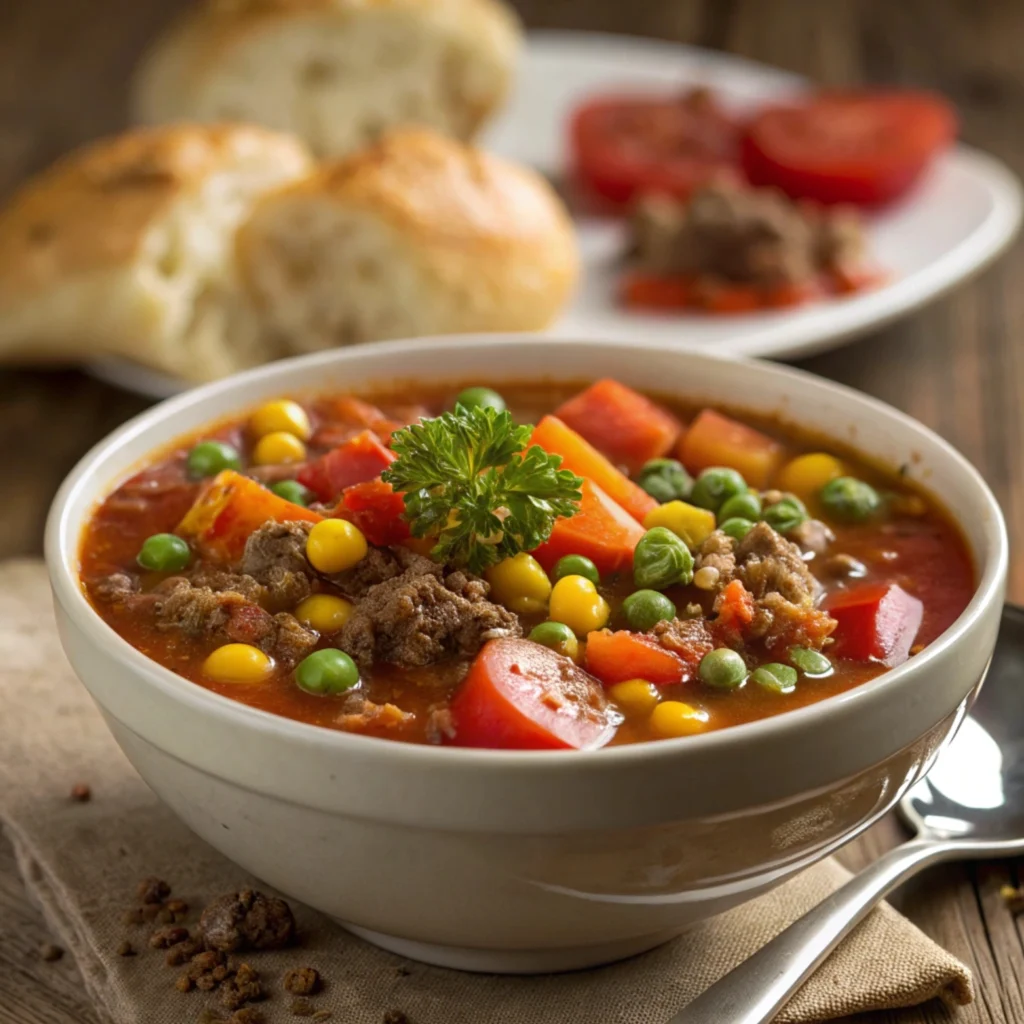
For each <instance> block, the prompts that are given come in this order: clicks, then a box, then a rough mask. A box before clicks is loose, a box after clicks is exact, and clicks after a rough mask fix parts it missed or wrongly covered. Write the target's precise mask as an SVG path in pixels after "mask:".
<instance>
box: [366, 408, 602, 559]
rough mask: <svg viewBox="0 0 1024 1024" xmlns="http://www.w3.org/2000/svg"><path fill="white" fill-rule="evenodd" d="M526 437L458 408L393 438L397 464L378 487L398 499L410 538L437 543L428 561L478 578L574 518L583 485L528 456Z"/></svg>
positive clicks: (499, 419)
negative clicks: (465, 570) (390, 489)
mask: <svg viewBox="0 0 1024 1024" xmlns="http://www.w3.org/2000/svg"><path fill="white" fill-rule="evenodd" d="M530 433H531V428H530V427H528V426H516V424H515V423H514V422H513V420H512V417H511V415H510V414H509V413H508V412H506V411H504V410H503V411H501V412H498V411H497V410H495V409H490V408H481V407H474V408H471V409H467V408H465V407H463V406H461V405H459V406H456V407H455V410H454V412H446V413H442V415H440V416H438V417H436V418H434V419H429V420H423V421H422V422H420V423H414V424H413V425H412V426H409V427H405V428H404V429H402V430H399V431H396V432H395V433H394V434H392V436H391V448H392V450H393V451H394V452H395V454H396V455H397V456H398V458H397V459H396V460H395V461H394V462H393V463H391V465H390V466H389V467H388V468H387V469H386V470H385V471H384V474H383V479H384V480H385V481H386V482H387V483H389V484H391V486H392V487H393V488H394V489H395V490H396V491H402V492H404V494H405V499H404V500H405V518H406V519H407V520H408V521H409V524H410V528H411V530H412V533H413V536H415V537H436V538H437V544H436V545H435V547H434V549H433V551H432V552H431V554H432V555H433V557H434V558H435V559H437V560H438V561H442V562H453V563H455V564H457V565H464V566H465V567H466V568H468V569H469V570H470V571H471V572H476V573H479V572H483V571H484V569H486V568H487V567H488V566H490V565H494V564H495V563H496V562H500V561H501V560H502V559H503V558H508V557H510V556H511V555H516V554H518V553H519V552H520V551H532V550H533V549H534V548H535V547H537V546H538V545H539V544H543V543H544V541H546V540H547V539H548V537H550V536H551V528H552V527H553V526H554V524H555V520H556V519H564V518H569V517H570V516H574V515H575V514H576V513H577V512H578V511H579V502H580V500H581V498H582V493H581V491H580V487H581V486H582V483H583V481H582V480H581V479H580V477H578V476H576V474H575V473H570V472H569V471H568V470H565V469H560V468H559V467H560V466H561V464H562V458H561V456H559V455H550V454H548V452H546V451H544V449H543V448H540V447H538V446H537V445H533V446H532V447H529V448H527V445H528V444H529V441H530Z"/></svg>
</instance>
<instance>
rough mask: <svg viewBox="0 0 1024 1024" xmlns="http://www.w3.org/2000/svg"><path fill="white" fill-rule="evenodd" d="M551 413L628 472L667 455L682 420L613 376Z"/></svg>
mask: <svg viewBox="0 0 1024 1024" xmlns="http://www.w3.org/2000/svg"><path fill="white" fill-rule="evenodd" d="M555 415H556V416H557V417H558V418H559V419H560V420H561V421H562V422H563V423H565V424H566V425H567V426H569V427H571V428H572V429H573V430H575V431H576V433H577V434H579V435H580V436H581V437H583V438H584V439H585V440H587V441H589V442H590V443H591V444H592V445H593V446H594V447H595V448H596V449H597V450H598V451H599V452H601V453H602V454H603V455H606V456H607V457H608V458H609V459H611V461H612V462H614V463H615V464H616V465H621V466H625V467H626V468H627V469H628V470H629V471H630V472H631V473H635V472H636V471H637V470H639V469H640V468H641V467H642V466H643V464H644V463H645V462H648V461H649V460H650V459H660V458H662V456H664V455H667V454H668V453H669V452H670V451H671V450H672V446H673V445H674V444H675V443H676V441H677V440H678V438H679V434H680V432H681V430H682V424H681V423H680V422H679V420H677V419H676V418H675V416H673V415H672V414H671V413H670V412H668V411H667V410H665V409H662V408H661V406H659V405H656V404H655V403H654V402H652V401H651V400H650V399H649V398H647V397H646V396H644V395H641V394H640V393H639V392H637V391H634V390H633V389H632V388H627V387H626V385H625V384H620V383H619V382H618V381H616V380H608V379H606V380H599V381H598V382H597V383H596V384H592V385H591V386H590V387H589V388H587V389H586V390H585V391H581V392H580V393H579V394H578V395H576V396H575V397H573V398H570V399H569V401H568V402H565V403H563V404H562V405H560V406H559V407H558V408H557V409H556V410H555Z"/></svg>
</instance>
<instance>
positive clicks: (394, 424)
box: [311, 395, 429, 448]
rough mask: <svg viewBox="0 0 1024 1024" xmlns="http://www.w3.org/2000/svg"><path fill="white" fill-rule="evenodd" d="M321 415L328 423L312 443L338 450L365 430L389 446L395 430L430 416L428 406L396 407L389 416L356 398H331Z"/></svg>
mask: <svg viewBox="0 0 1024 1024" xmlns="http://www.w3.org/2000/svg"><path fill="white" fill-rule="evenodd" d="M318 412H319V413H320V415H321V416H323V417H324V419H325V420H326V422H325V423H323V424H322V425H321V426H320V427H319V428H318V429H317V431H316V433H315V434H314V435H313V437H312V441H311V443H312V444H314V445H316V446H317V447H318V448H336V447H338V445H342V444H344V443H345V442H346V441H348V440H349V439H350V438H352V437H355V436H356V435H357V434H359V433H360V432H361V431H363V430H372V431H373V433H375V434H376V435H377V437H378V438H379V439H380V441H381V443H382V444H385V445H386V444H388V442H389V441H390V440H391V435H392V434H393V433H394V432H395V431H396V430H401V428H402V427H406V426H408V425H409V424H410V423H415V422H416V421H417V420H419V419H422V418H423V417H424V416H427V415H429V412H428V410H427V408H426V406H423V405H415V404H413V405H404V406H401V407H398V408H395V409H393V415H391V416H388V415H387V414H386V413H385V412H384V411H383V410H381V409H378V408H377V406H375V405H371V404H370V403H369V402H364V401H363V399H361V398H356V397H355V396H354V395H341V396H339V397H337V398H332V399H330V400H329V401H327V402H325V403H323V405H322V406H320V407H318Z"/></svg>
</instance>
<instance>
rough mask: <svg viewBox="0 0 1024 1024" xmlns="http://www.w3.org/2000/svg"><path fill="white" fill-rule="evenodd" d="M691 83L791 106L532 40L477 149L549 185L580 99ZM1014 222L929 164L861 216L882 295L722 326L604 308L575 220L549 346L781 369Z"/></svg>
mask: <svg viewBox="0 0 1024 1024" xmlns="http://www.w3.org/2000/svg"><path fill="white" fill-rule="evenodd" d="M696 83H702V84H706V85H709V86H711V87H712V88H713V89H715V90H716V91H717V92H720V93H721V94H722V95H723V96H724V97H725V98H726V99H727V101H728V102H729V103H730V104H732V105H735V106H738V107H749V106H753V105H757V104H759V103H764V102H766V101H771V100H777V99H780V98H782V97H785V96H787V95H792V94H794V93H795V92H799V91H800V90H801V89H802V88H805V87H806V83H805V82H804V81H803V80H802V79H800V78H798V77H796V76H794V75H790V74H787V73H785V72H782V71H778V70H775V69H773V68H769V67H764V66H762V65H759V64H755V63H752V62H750V61H745V60H741V59H740V58H737V57H731V56H728V55H725V54H719V53H714V52H711V51H708V50H698V49H694V48H691V47H687V46H681V45H677V44H673V43H663V42H656V41H652V40H643V39H631V38H628V37H625V36H611V35H597V34H588V33H576V32H571V33H570V32H536V33H532V34H531V35H530V37H529V41H528V44H527V47H526V50H525V53H524V57H523V62H522V67H521V69H520V73H519V86H518V88H517V89H516V91H515V94H514V95H513V96H512V98H511V101H510V103H509V105H508V107H507V108H506V110H505V112H504V113H503V114H502V115H501V117H500V118H499V119H498V120H497V121H496V122H495V123H494V125H493V126H492V127H491V129H490V130H489V131H488V133H487V135H486V137H485V138H484V140H483V141H484V145H485V146H486V147H487V148H489V149H491V150H493V151H495V152H497V153H500V154H502V155H503V156H507V157H510V158H513V159H516V160H520V161H523V162H526V163H529V164H532V165H533V166H534V167H537V168H538V169H539V170H541V171H543V172H544V173H545V174H548V175H550V176H551V177H553V178H560V177H561V176H562V171H563V162H564V147H565V124H566V120H567V118H568V115H569V112H570V111H571V110H572V108H573V107H574V106H576V104H577V103H579V102H580V101H581V100H582V99H584V98H586V97H587V96H592V95H594V94H596V93H601V92H615V91H619V90H621V91H629V90H633V91H645V90H652V89H653V90H655V91H665V90H667V89H671V88H672V87H673V86H681V85H684V84H696ZM1020 220H1021V187H1020V183H1019V181H1018V180H1017V178H1016V177H1015V176H1014V175H1013V174H1012V173H1011V172H1010V171H1009V170H1008V169H1007V168H1006V167H1005V166H1004V165H1003V164H1002V163H1000V162H999V161H998V160H996V159H994V158H993V157H990V156H987V155H985V154H984V153H980V152H978V151H977V150H974V149H971V148H969V147H967V146H957V147H956V148H955V149H954V150H952V151H951V152H950V153H948V154H946V155H945V156H944V157H942V158H941V159H940V160H939V161H937V163H936V165H935V167H934V168H933V170H932V172H931V173H930V174H929V175H928V177H927V179H926V180H925V181H924V182H922V183H921V184H920V185H919V186H918V187H917V188H916V189H915V190H914V192H913V193H912V194H911V195H910V196H908V197H907V199H906V200H904V201H903V202H901V203H900V204H899V205H897V206H895V207H893V208H891V209H889V210H887V211H886V212H885V213H883V214H881V215H880V216H878V217H876V218H874V219H873V220H872V222H871V224H870V226H869V235H870V244H871V249H872V251H873V253H874V255H875V257H876V259H877V261H878V263H879V264H880V265H881V266H882V267H884V268H885V269H886V270H887V271H889V272H891V273H892V275H893V280H892V282H891V283H890V284H888V285H886V286H885V287H882V288H879V289H877V290H874V291H870V292H865V293H863V294H860V295H855V296H852V297H848V298H837V299H829V300H824V301H821V302H816V303H813V304H811V305H808V306H805V307H802V308H799V309H795V310H780V311H772V312H765V313H749V314H742V315H734V316H701V315H694V314H689V315H684V314H680V315H654V314H642V313H636V312H632V311H628V310H625V309H623V308H621V307H620V306H618V305H616V303H615V290H616V289H615V283H616V278H617V277H618V274H619V268H618V266H617V261H618V258H619V255H620V253H621V252H622V250H623V248H624V244H625V237H624V231H623V228H622V225H621V224H619V223H617V222H615V221H611V220H603V219H598V218H584V219H581V220H579V221H578V225H577V226H578V230H579V238H580V247H581V250H582V253H583V260H584V268H585V270H584V281H583V284H582V286H581V288H580V290H579V293H578V294H577V296H576V299H575V301H574V302H573V304H572V306H571V308H570V309H569V310H568V311H567V312H566V314H565V316H564V317H563V318H562V319H561V320H560V321H559V323H558V324H556V325H555V327H554V328H553V329H552V332H551V333H553V334H556V335H560V336H570V335H572V336H576V337H590V338H624V339H635V340H637V341H655V342H662V343H668V344H685V345H688V346H694V345H696V346H700V347H705V346H706V347H710V348H713V349H714V350H715V351H718V352H726V353H729V354H732V355H737V356H765V357H771V358H775V359H783V358H794V357H796V356H802V355H807V354H809V353H811V352H817V351H821V350H824V349H827V348H832V347H835V346H837V345H839V344H842V343H843V342H845V341H848V340H850V339H851V338H854V337H856V336H857V335H859V334H863V333H864V332H866V331H870V330H872V329H874V328H877V327H879V326H880V325H882V324H884V323H887V322H888V321H890V320H894V319H896V318H897V317H900V316H903V315H904V314H906V313H909V312H911V311H912V310H914V309H917V308H918V307H919V306H922V305H924V304H925V303H926V302H929V301H930V300H932V299H934V298H935V297H936V296H938V295H941V294H942V293H943V292H945V291H947V290H948V289H950V288H952V287H953V286H954V285H956V284H958V283H959V282H961V281H963V280H964V279H965V278H967V277H969V276H970V275H971V274H972V273H974V272H975V271H977V270H978V269H979V268H981V267H982V266H984V265H985V264H986V263H987V262H988V261H989V260H991V259H992V258H993V257H994V256H996V255H997V254H998V253H999V252H1000V251H1001V250H1002V249H1003V248H1004V247H1005V246H1006V245H1007V244H1008V243H1009V242H1010V240H1011V239H1012V238H1013V236H1014V235H1015V234H1016V232H1017V229H1018V227H1019V225H1020ZM91 370H92V372H93V373H94V374H95V375H96V376H99V377H101V378H103V379H105V380H108V381H110V382H112V383H115V384H118V385H120V386H121V387H125V388H128V389H129V390H132V391H137V392H140V393H142V394H145V395H150V396H152V397H154V398H163V397H166V396H168V395H171V394H174V393H176V392H178V391H180V390H182V385H181V383H180V382H178V381H176V380H173V379H172V378H169V377H167V376H165V375H163V374H160V373H156V372H154V371H152V370H147V369H145V368H143V367H140V366H137V365H135V364H133V363H129V362H127V361H125V360H120V359H117V360H114V359H109V360H103V361H101V362H97V363H95V364H94V365H93V366H92V367H91Z"/></svg>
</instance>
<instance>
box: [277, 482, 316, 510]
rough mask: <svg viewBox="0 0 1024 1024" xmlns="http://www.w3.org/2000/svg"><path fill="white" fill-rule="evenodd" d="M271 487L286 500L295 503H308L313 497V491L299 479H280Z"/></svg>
mask: <svg viewBox="0 0 1024 1024" xmlns="http://www.w3.org/2000/svg"><path fill="white" fill-rule="evenodd" d="M270 489H271V490H272V491H273V492H274V493H275V494H276V495H277V496H278V497H279V498H284V500H285V501H290V502H291V503H292V504H293V505H308V504H309V503H310V501H311V500H312V499H313V492H312V491H311V490H310V489H309V488H308V487H303V486H302V484H300V483H299V481H298V480H278V482H277V483H276V484H271V485H270Z"/></svg>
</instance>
